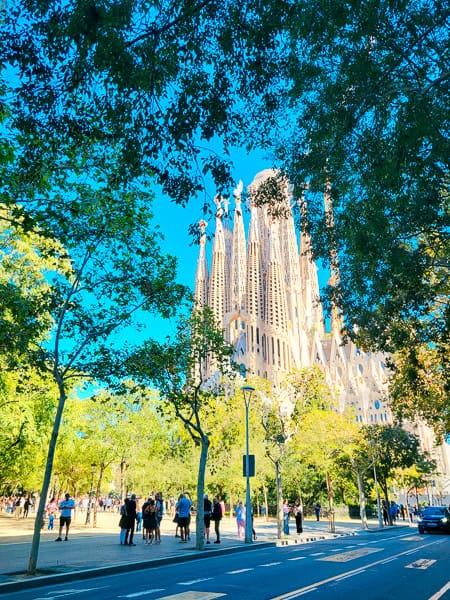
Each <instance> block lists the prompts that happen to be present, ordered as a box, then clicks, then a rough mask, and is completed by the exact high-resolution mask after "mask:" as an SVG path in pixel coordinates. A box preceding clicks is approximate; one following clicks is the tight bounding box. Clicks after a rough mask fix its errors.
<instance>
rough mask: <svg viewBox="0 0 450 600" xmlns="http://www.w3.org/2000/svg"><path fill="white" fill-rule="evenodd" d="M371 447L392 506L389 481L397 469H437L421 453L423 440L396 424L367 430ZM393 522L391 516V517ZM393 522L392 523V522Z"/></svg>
mask: <svg viewBox="0 0 450 600" xmlns="http://www.w3.org/2000/svg"><path fill="white" fill-rule="evenodd" d="M363 431H364V435H365V437H366V439H367V441H368V442H369V444H370V445H371V453H372V456H373V459H374V462H375V466H376V472H377V477H378V483H379V484H380V487H381V489H382V491H383V495H384V500H385V502H386V505H387V506H389V482H390V480H391V478H392V477H394V475H395V471H396V469H403V468H408V467H412V466H413V465H420V468H421V470H422V471H424V470H427V469H431V470H432V469H433V467H434V468H435V465H433V463H432V462H431V461H429V459H428V457H427V456H426V454H425V453H423V452H422V451H421V450H420V443H419V438H418V437H417V436H416V435H414V434H413V433H409V432H408V431H405V430H404V429H402V428H401V427H398V426H396V425H370V426H366V427H364V428H363ZM389 519H390V516H389ZM389 522H391V521H389Z"/></svg>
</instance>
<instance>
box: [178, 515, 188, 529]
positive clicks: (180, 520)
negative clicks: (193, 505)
mask: <svg viewBox="0 0 450 600" xmlns="http://www.w3.org/2000/svg"><path fill="white" fill-rule="evenodd" d="M188 525H189V517H178V526H179V527H187V526H188Z"/></svg>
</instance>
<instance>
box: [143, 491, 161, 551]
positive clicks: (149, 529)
mask: <svg viewBox="0 0 450 600" xmlns="http://www.w3.org/2000/svg"><path fill="white" fill-rule="evenodd" d="M156 510H157V508H156V502H155V499H154V498H152V497H151V496H150V497H149V498H148V500H147V502H145V503H144V505H143V507H142V519H143V521H144V535H145V538H144V540H145V541H144V543H145V544H147V545H150V544H152V543H153V541H155V543H156V542H157V538H156V528H157V526H158V525H157V520H156Z"/></svg>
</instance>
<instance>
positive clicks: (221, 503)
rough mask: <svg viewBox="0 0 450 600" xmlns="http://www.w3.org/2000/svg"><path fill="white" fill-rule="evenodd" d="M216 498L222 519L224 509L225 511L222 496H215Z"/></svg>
mask: <svg viewBox="0 0 450 600" xmlns="http://www.w3.org/2000/svg"><path fill="white" fill-rule="evenodd" d="M217 498H218V500H219V504H220V508H221V510H222V517H224V516H225V509H226V506H225V502H224V500H223V498H222V496H217Z"/></svg>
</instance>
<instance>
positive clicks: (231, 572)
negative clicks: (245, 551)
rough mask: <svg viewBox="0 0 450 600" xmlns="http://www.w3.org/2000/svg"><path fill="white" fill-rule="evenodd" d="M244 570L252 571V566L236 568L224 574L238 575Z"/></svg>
mask: <svg viewBox="0 0 450 600" xmlns="http://www.w3.org/2000/svg"><path fill="white" fill-rule="evenodd" d="M246 571H254V569H253V568H248V569H236V571H227V572H226V573H225V574H226V575H239V573H245V572H246Z"/></svg>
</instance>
